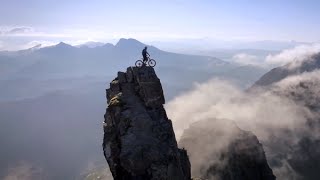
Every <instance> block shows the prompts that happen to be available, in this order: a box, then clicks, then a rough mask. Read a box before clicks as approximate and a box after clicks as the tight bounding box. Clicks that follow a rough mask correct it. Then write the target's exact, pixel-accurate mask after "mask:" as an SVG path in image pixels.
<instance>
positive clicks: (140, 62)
mask: <svg viewBox="0 0 320 180" xmlns="http://www.w3.org/2000/svg"><path fill="white" fill-rule="evenodd" d="M156 64H157V62H156V61H155V60H154V59H151V58H150V57H149V56H148V60H147V61H146V62H143V59H139V60H137V61H136V63H135V65H136V67H142V66H146V65H149V66H150V67H154V66H156Z"/></svg>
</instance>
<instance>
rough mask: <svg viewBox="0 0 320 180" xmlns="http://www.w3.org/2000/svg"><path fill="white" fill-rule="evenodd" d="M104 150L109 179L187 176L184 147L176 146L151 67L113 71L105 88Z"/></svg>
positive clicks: (181, 179)
mask: <svg viewBox="0 0 320 180" xmlns="http://www.w3.org/2000/svg"><path fill="white" fill-rule="evenodd" d="M106 92H107V93H106V94H107V103H108V107H107V110H106V113H105V116H104V117H105V121H104V125H103V127H104V139H103V151H104V156H105V158H106V160H107V162H108V164H109V167H110V170H111V172H112V175H113V177H114V179H115V180H149V179H157V180H158V179H159V180H161V179H163V180H164V179H168V180H170V179H172V180H187V179H188V180H190V179H191V175H190V162H189V159H188V156H187V152H186V151H185V150H182V149H178V146H177V142H176V139H175V134H174V131H173V127H172V123H171V120H169V119H168V117H167V115H166V111H165V109H164V108H163V104H164V103H165V99H164V96H163V90H162V86H161V83H160V80H159V78H158V77H157V75H156V73H155V71H154V69H153V68H152V67H142V68H137V67H129V68H128V69H127V72H126V73H124V72H118V76H117V78H115V79H114V80H113V81H112V82H111V83H110V88H109V89H107V90H106Z"/></svg>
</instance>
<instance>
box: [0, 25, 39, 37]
mask: <svg viewBox="0 0 320 180" xmlns="http://www.w3.org/2000/svg"><path fill="white" fill-rule="evenodd" d="M32 32H34V29H33V28H32V27H27V26H1V27H0V34H1V35H20V34H27V33H32Z"/></svg>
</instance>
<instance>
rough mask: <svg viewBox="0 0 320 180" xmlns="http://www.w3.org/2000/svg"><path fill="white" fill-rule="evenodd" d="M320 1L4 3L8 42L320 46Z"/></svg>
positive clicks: (0, 42)
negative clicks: (284, 43)
mask: <svg viewBox="0 0 320 180" xmlns="http://www.w3.org/2000/svg"><path fill="white" fill-rule="evenodd" d="M319 8H320V1H318V0H232V1H231V0H149V1H147V0H117V1H116V0H1V2H0V33H1V34H0V47H1V46H4V45H6V43H8V42H18V41H19V42H20V41H22V40H23V42H25V43H26V42H31V41H39V42H40V41H43V42H47V43H49V42H52V41H75V42H76V41H78V42H82V41H88V40H94V41H107V40H110V39H117V38H120V37H132V38H137V39H139V40H145V41H152V40H165V39H180V38H182V39H183V38H216V39H223V40H286V41H290V40H296V41H308V42H314V41H319V40H320V38H319V37H320V31H319V29H320V20H319V17H320V11H319Z"/></svg>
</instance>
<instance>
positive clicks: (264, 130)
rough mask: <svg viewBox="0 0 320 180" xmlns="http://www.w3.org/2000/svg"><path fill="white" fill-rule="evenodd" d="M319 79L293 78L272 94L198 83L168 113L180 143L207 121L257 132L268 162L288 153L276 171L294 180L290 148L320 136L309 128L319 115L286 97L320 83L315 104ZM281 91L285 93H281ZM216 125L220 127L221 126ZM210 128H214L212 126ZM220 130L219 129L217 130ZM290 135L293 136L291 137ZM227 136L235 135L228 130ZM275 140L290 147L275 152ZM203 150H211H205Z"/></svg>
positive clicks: (278, 85) (212, 82)
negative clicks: (191, 128) (305, 85)
mask: <svg viewBox="0 0 320 180" xmlns="http://www.w3.org/2000/svg"><path fill="white" fill-rule="evenodd" d="M319 77H320V72H319V71H317V72H312V73H305V74H302V75H301V76H293V77H290V78H287V79H284V80H283V81H281V82H279V83H276V84H275V85H274V86H273V87H272V88H271V90H269V91H258V92H255V93H254V94H249V93H247V92H243V91H241V90H239V89H238V88H237V87H236V86H234V85H232V84H231V83H229V82H226V81H221V80H219V79H213V80H210V81H208V82H207V83H203V84H196V85H195V86H194V89H193V90H192V91H189V92H186V93H185V94H182V95H180V96H178V97H176V98H175V99H173V100H172V101H170V102H169V103H168V104H167V105H166V110H167V113H168V117H169V118H170V119H172V122H173V126H174V129H175V133H176V136H177V139H178V140H179V139H180V138H181V135H182V133H183V131H184V130H185V129H187V128H189V126H190V125H191V124H192V123H194V122H197V121H205V120H213V121H217V119H220V120H221V119H224V120H223V121H231V122H234V123H235V124H236V125H237V126H239V127H240V128H241V129H243V130H248V131H251V132H253V133H254V134H255V135H257V137H258V138H259V140H260V141H261V142H262V144H263V145H265V151H266V155H267V159H268V160H270V159H272V158H273V157H274V156H275V154H277V153H284V154H286V156H287V157H286V158H284V159H283V160H281V161H282V162H280V165H278V166H277V167H274V168H273V170H274V172H275V174H276V176H279V177H282V178H281V179H290V178H291V179H292V177H295V176H296V175H295V172H293V170H292V168H291V167H290V165H289V164H288V162H287V161H286V159H287V158H289V157H290V154H287V153H288V152H290V150H289V148H290V147H292V146H295V145H296V144H297V143H298V142H299V140H300V139H301V138H302V137H303V136H304V137H305V136H307V137H311V139H314V138H318V137H320V133H319V131H317V130H314V131H310V130H309V127H307V125H306V124H307V121H308V120H309V119H312V118H314V116H315V114H314V113H313V112H310V110H309V109H308V108H307V107H305V106H304V105H303V104H299V103H296V102H294V101H293V100H292V99H290V98H287V97H286V96H285V95H283V94H286V92H288V94H290V93H289V92H290V88H294V87H295V86H296V85H299V83H300V82H302V81H306V80H308V81H311V82H314V83H313V84H315V82H318V83H317V84H315V85H314V88H313V91H314V93H313V96H310V97H308V98H310V99H307V101H310V102H312V101H314V100H313V99H314V98H315V97H314V96H319V94H320V93H319V92H318V91H319V90H318V88H319V85H320V83H319V82H320V81H319V80H320V78H319ZM311 84H312V83H311ZM298 91H299V89H298ZM301 91H302V90H301ZM281 92H285V93H283V94H281ZM301 93H303V92H301ZM213 124H215V126H217V124H219V123H213ZM207 125H208V126H210V123H207ZM218 126H219V125H218ZM219 128H220V127H215V129H219ZM221 128H223V127H221ZM287 132H291V133H289V134H287ZM225 133H226V134H230V133H232V132H230V131H228V130H226V131H225ZM219 141H221V142H220V143H223V142H228V141H229V140H227V139H223V138H221V139H219ZM271 141H279V142H286V143H287V144H286V143H283V144H280V145H279V149H280V150H278V149H277V150H275V149H272V148H271V147H270V143H271V144H272V142H271ZM266 144H268V145H267V146H266ZM284 144H285V145H284ZM289 146H290V147H289ZM198 148H199V147H198ZM200 149H201V150H202V149H209V148H206V147H201V148H200ZM211 149H212V148H211ZM277 151H281V152H277ZM282 151H283V152H282ZM206 161H209V160H208V159H207V160H206ZM204 163H206V162H204Z"/></svg>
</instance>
